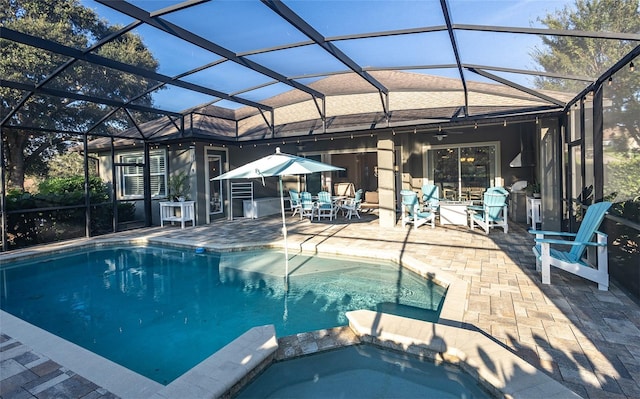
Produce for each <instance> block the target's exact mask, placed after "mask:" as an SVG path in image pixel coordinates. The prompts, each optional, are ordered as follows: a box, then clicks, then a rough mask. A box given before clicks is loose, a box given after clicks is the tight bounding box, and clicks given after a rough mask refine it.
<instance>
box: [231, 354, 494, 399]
mask: <svg viewBox="0 0 640 399" xmlns="http://www.w3.org/2000/svg"><path fill="white" fill-rule="evenodd" d="M248 398H307V399H313V398H434V399H447V398H464V399H472V398H491V396H490V395H489V394H488V393H487V392H486V391H484V390H483V389H482V388H481V387H480V385H479V384H478V382H477V381H476V380H474V379H473V378H471V376H469V375H468V374H466V373H464V372H463V371H462V370H460V369H459V368H458V367H455V366H451V365H436V364H434V363H433V362H431V361H423V360H420V359H418V358H416V357H413V356H410V355H407V354H406V353H399V352H395V351H388V350H384V349H380V348H378V347H375V346H371V345H355V346H348V347H344V348H340V349H336V350H332V351H328V352H321V353H316V354H314V355H310V356H304V357H299V358H295V359H291V360H286V361H282V362H278V363H274V364H272V365H270V366H269V367H268V368H267V369H266V370H265V371H264V372H263V373H262V374H260V375H258V376H257V377H256V378H255V379H254V380H253V381H251V382H250V383H249V384H248V385H247V386H245V387H244V388H243V390H241V391H240V392H239V393H238V395H237V396H236V399H248Z"/></svg>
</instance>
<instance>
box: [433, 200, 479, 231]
mask: <svg viewBox="0 0 640 399" xmlns="http://www.w3.org/2000/svg"><path fill="white" fill-rule="evenodd" d="M472 204H473V201H440V224H441V225H445V224H454V225H458V226H465V225H466V224H467V207H468V206H469V205H472Z"/></svg>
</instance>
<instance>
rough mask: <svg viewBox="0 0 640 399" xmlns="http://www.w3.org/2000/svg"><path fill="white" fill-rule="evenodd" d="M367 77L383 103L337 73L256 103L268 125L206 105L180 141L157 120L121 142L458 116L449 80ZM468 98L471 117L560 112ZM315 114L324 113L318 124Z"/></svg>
mask: <svg viewBox="0 0 640 399" xmlns="http://www.w3.org/2000/svg"><path fill="white" fill-rule="evenodd" d="M371 75H372V76H373V77H375V78H376V79H377V80H378V81H380V82H382V83H384V84H385V86H386V87H388V88H389V89H390V93H389V95H388V102H387V100H386V98H385V97H384V96H380V95H379V93H377V92H376V91H375V90H372V89H371V86H370V85H368V84H362V83H361V81H360V80H359V79H354V77H353V76H352V75H351V74H341V75H335V76H330V77H327V78H324V79H320V80H318V81H316V82H314V83H311V84H309V86H310V87H311V88H313V89H314V90H317V91H318V92H321V93H323V94H324V99H323V100H322V101H318V100H316V99H314V98H312V97H311V96H309V95H306V93H301V92H300V91H297V90H291V91H288V92H285V93H282V94H279V95H277V96H274V97H272V98H269V99H267V100H264V101H263V103H264V104H267V105H269V106H270V107H272V108H273V119H272V120H273V123H274V124H273V126H271V125H270V123H271V119H270V118H271V116H272V115H271V114H270V113H268V112H263V113H261V112H258V111H257V110H255V109H254V108H252V107H242V108H239V109H237V110H228V109H223V108H220V107H216V106H214V105H208V106H206V107H203V108H199V109H196V110H194V111H192V112H191V113H190V114H189V115H188V116H186V117H185V118H184V124H185V125H184V132H183V133H182V134H181V133H180V129H179V126H180V121H179V120H176V119H175V118H173V119H172V118H170V117H163V118H160V119H157V120H154V121H151V122H147V123H143V124H141V125H140V126H139V127H137V128H131V129H128V130H127V131H125V132H123V136H126V137H135V136H136V135H138V136H139V137H145V138H146V139H148V140H150V141H171V140H178V139H203V140H213V141H223V142H227V141H237V142H245V141H251V140H264V139H276V138H291V137H305V136H309V135H314V134H325V133H337V132H349V131H356V130H375V129H381V128H389V127H404V126H416V125H429V124H433V123H445V122H449V121H451V120H455V119H456V118H457V117H456V115H459V114H460V107H459V103H460V98H461V97H462V96H464V92H463V90H462V88H461V86H460V84H459V81H457V80H456V79H452V78H442V77H438V76H429V75H424V74H417V73H409V72H400V71H376V72H372V73H371ZM468 93H469V112H470V114H471V115H474V114H475V115H513V114H520V113H525V112H530V113H535V112H551V111H554V110H555V111H560V110H562V106H559V105H557V104H552V103H550V102H548V101H545V100H544V99H541V98H538V97H535V96H533V95H529V94H527V93H523V92H521V91H518V90H515V89H512V88H510V87H505V86H502V85H498V84H490V83H477V82H470V83H469V84H468ZM541 93H542V94H545V95H550V96H553V97H554V98H556V99H560V100H562V101H569V100H570V99H571V98H570V96H569V95H567V94H564V93H558V92H541ZM322 102H324V104H322ZM321 107H322V108H323V109H324V110H325V118H324V120H323V118H322V117H321V114H320V108H321ZM532 118H533V116H532ZM235 121H238V122H237V124H236V122H235ZM138 129H139V130H138Z"/></svg>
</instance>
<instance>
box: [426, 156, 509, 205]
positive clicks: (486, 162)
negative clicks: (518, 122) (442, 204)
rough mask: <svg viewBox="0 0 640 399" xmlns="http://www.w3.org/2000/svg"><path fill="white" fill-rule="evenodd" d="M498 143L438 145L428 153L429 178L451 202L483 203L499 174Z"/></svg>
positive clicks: (442, 195) (443, 196)
mask: <svg viewBox="0 0 640 399" xmlns="http://www.w3.org/2000/svg"><path fill="white" fill-rule="evenodd" d="M497 153H498V151H497V144H486V145H485V144H478V145H473V146H469V145H460V146H455V145H449V146H439V147H434V148H432V149H429V150H428V151H427V162H426V165H427V178H428V179H429V181H432V182H434V183H435V184H436V185H437V186H439V187H440V192H441V194H440V195H441V197H442V198H445V199H450V200H481V199H482V193H483V192H484V191H485V190H486V189H487V188H488V187H491V186H492V185H493V182H494V181H495V179H496V177H498V175H499V173H498V171H497V168H496V165H497V159H496V156H497Z"/></svg>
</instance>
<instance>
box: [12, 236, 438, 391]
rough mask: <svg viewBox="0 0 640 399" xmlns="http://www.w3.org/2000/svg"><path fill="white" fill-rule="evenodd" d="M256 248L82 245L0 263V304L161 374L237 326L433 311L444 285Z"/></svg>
mask: <svg viewBox="0 0 640 399" xmlns="http://www.w3.org/2000/svg"><path fill="white" fill-rule="evenodd" d="M289 257H290V265H289V284H288V287H289V289H288V290H286V289H285V284H284V254H283V253H282V252H278V251H272V250H261V251H247V252H232V253H223V254H209V253H205V254H196V253H195V251H194V250H189V249H175V248H161V247H153V246H149V247H109V248H100V249H86V250H83V251H79V252H73V253H68V254H64V255H59V256H49V257H47V258H40V259H32V260H31V261H29V262H17V263H12V264H9V265H6V266H5V267H3V268H2V274H1V279H2V281H1V284H0V295H1V296H0V297H1V298H2V300H1V301H0V302H1V307H2V309H3V310H4V311H6V312H9V313H11V314H13V315H15V316H16V317H19V318H21V319H23V320H26V321H28V322H29V323H31V324H34V325H36V326H38V327H41V328H43V329H45V330H47V331H49V332H51V333H53V334H56V335H58V336H60V337H62V338H64V339H66V340H68V341H71V342H74V343H76V344H78V345H80V346H82V347H84V348H87V349H89V350H91V351H92V352H95V353H97V354H99V355H101V356H103V357H105V358H107V359H110V360H112V361H114V362H116V363H119V364H121V365H123V366H125V367H127V368H129V369H131V370H133V371H135V372H137V373H139V374H142V375H144V376H147V377H149V378H151V379H153V380H155V381H157V382H160V383H162V384H168V383H169V382H171V381H172V380H174V379H175V378H177V377H178V376H180V375H181V374H183V373H184V372H185V371H187V370H189V369H190V368H192V367H193V366H195V365H196V364H198V363H199V362H200V361H202V360H204V359H205V358H207V357H208V356H210V355H211V354H213V353H214V352H216V351H217V350H219V349H220V348H222V347H223V346H224V345H226V344H228V343H229V342H231V341H233V340H234V339H235V338H236V337H238V336H239V335H241V334H243V333H244V332H246V331H247V330H248V329H250V328H252V327H255V326H261V325H266V324H273V325H275V328H276V334H277V335H278V336H286V335H291V334H296V333H300V332H304V331H314V330H319V329H325V328H331V327H336V326H340V325H346V324H348V321H347V319H346V316H345V312H348V311H350V310H356V309H369V310H376V309H380V310H384V311H386V312H388V313H396V314H399V315H404V316H410V317H414V318H420V319H422V320H427V321H436V320H437V319H438V315H439V312H440V308H441V305H442V302H443V298H444V291H445V289H444V288H443V287H441V286H438V285H436V284H433V283H432V282H431V281H429V280H426V279H424V278H421V277H420V276H418V275H417V274H415V273H412V272H410V271H408V270H406V269H404V268H401V267H399V266H397V265H394V264H391V263H384V262H382V263H372V262H367V261H363V260H358V259H351V258H338V257H320V256H306V255H302V254H289Z"/></svg>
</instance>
